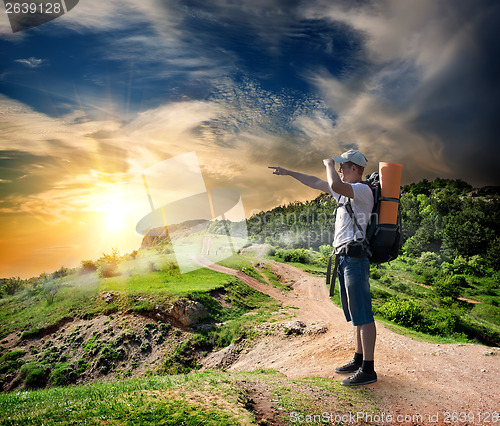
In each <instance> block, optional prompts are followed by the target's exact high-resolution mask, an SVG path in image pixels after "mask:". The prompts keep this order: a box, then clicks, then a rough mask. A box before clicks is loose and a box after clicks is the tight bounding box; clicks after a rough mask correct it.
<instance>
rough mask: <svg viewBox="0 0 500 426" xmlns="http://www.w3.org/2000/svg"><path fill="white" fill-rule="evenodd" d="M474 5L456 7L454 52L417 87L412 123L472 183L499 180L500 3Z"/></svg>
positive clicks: (488, 182)
mask: <svg viewBox="0 0 500 426" xmlns="http://www.w3.org/2000/svg"><path fill="white" fill-rule="evenodd" d="M469 6H470V3H469ZM475 6H476V7H474V8H471V7H468V8H463V7H462V8H460V7H459V6H458V7H457V8H455V9H454V18H455V20H456V23H457V25H458V26H460V28H455V29H454V30H455V31H456V32H455V35H456V34H457V33H459V35H456V38H457V40H455V43H456V47H455V49H456V50H455V53H454V56H453V58H452V60H450V61H449V63H448V64H447V66H446V67H445V68H444V69H443V70H441V72H439V73H438V75H436V76H435V77H434V78H432V79H431V80H430V81H428V82H426V84H425V85H423V86H422V87H421V93H419V94H418V95H417V96H418V98H417V99H416V103H415V104H416V105H418V109H419V114H418V116H417V117H416V119H415V121H414V123H413V125H414V126H415V129H416V130H417V131H419V132H422V133H423V134H426V135H430V136H437V137H438V138H439V139H440V140H441V141H442V143H443V146H444V151H443V158H444V159H445V160H446V161H447V162H448V164H449V165H450V167H451V168H452V169H453V170H454V172H455V173H457V175H458V176H457V177H460V178H462V179H465V180H468V181H470V182H471V183H473V184H476V185H485V184H492V183H493V184H500V178H499V177H498V173H497V169H498V161H499V159H500V143H499V138H500V121H499V120H498V105H499V99H500V39H499V38H498V22H499V19H500V4H498V3H497V2H476V3H475ZM453 42H454V41H450V43H453Z"/></svg>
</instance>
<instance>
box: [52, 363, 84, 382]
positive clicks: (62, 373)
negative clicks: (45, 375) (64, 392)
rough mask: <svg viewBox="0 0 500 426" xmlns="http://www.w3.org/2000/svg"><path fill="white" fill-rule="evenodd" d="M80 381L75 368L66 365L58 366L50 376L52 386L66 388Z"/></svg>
mask: <svg viewBox="0 0 500 426" xmlns="http://www.w3.org/2000/svg"><path fill="white" fill-rule="evenodd" d="M77 379H78V373H77V372H76V371H75V369H74V367H73V366H71V365H69V364H67V363H64V364H59V365H57V366H56V367H55V368H54V369H53V370H52V371H51V372H50V375H49V384H50V385H52V386H66V385H68V384H69V383H75V382H76V380H77Z"/></svg>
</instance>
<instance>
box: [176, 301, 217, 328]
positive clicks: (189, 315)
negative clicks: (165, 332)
mask: <svg viewBox="0 0 500 426" xmlns="http://www.w3.org/2000/svg"><path fill="white" fill-rule="evenodd" d="M168 316H169V317H172V318H173V319H174V320H176V321H177V322H179V323H180V324H182V325H183V326H185V327H190V326H192V325H193V324H196V323H197V322H198V321H200V320H201V319H203V318H206V317H207V316H208V311H207V308H205V306H203V304H201V303H200V302H194V301H192V300H177V301H176V302H175V303H174V304H173V305H172V306H171V307H170V310H169V311H168Z"/></svg>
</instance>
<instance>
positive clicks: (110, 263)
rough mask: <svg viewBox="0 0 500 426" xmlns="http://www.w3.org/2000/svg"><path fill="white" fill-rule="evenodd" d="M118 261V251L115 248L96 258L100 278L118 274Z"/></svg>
mask: <svg viewBox="0 0 500 426" xmlns="http://www.w3.org/2000/svg"><path fill="white" fill-rule="evenodd" d="M119 262H120V253H119V252H118V250H117V249H115V248H114V249H112V250H111V253H110V254H107V253H103V254H102V256H101V257H100V258H99V259H97V264H98V265H99V267H98V273H99V276H100V277H102V278H109V277H115V276H116V275H119V274H118V272H117V271H118V263H119Z"/></svg>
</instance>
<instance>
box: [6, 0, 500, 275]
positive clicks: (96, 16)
mask: <svg viewBox="0 0 500 426" xmlns="http://www.w3.org/2000/svg"><path fill="white" fill-rule="evenodd" d="M2 11H4V10H2ZM499 18H500V3H499V2H497V1H494V0H490V1H488V0H463V1H460V2H457V1H454V0H386V1H384V0H381V1H362V0H360V1H358V0H351V1H348V0H328V1H327V0H307V1H305V0H304V1H299V0H240V1H235V0H232V1H231V0H213V1H212V0H204V1H201V0H200V1H198V0H191V1H181V0H177V1H176V0H165V1H154V0H144V1H141V2H136V1H132V0H120V1H118V0H108V1H105V2H103V1H100V0H82V1H80V2H79V3H78V4H77V5H76V6H75V7H74V8H73V9H72V10H70V11H68V13H66V14H64V15H63V16H61V17H59V18H57V19H54V20H52V21H50V22H47V23H45V24H43V25H41V26H39V27H36V28H32V29H28V30H25V31H20V32H16V33H13V32H12V29H11V27H10V24H9V20H8V16H7V15H6V14H4V13H2V14H1V15H0V58H1V60H0V151H1V152H0V232H1V234H0V235H1V236H0V250H1V251H0V259H1V262H0V277H9V276H20V277H22V278H27V277H30V276H34V275H38V274H39V273H41V272H43V271H45V272H51V271H54V270H56V269H58V268H59V267H61V266H66V267H74V266H77V265H78V264H79V262H80V261H81V260H83V259H96V258H97V257H99V256H100V255H101V254H102V253H104V252H109V251H110V250H111V248H118V250H119V251H120V252H121V253H126V252H130V251H131V250H133V249H136V248H137V247H138V246H139V245H140V241H141V238H142V236H140V235H138V234H136V233H135V231H134V227H135V223H134V222H133V220H132V218H131V217H130V215H129V214H128V213H127V198H126V197H127V195H126V194H127V183H128V182H130V180H131V179H132V178H133V177H134V176H137V175H138V174H140V173H141V172H142V171H143V170H145V169H147V168H149V167H151V166H153V165H155V164H157V163H159V162H161V161H164V160H167V159H170V158H174V157H176V156H179V155H182V154H186V153H190V152H194V153H195V154H196V157H197V159H198V161H199V167H200V170H201V172H202V174H203V178H204V182H205V185H206V187H207V188H209V189H210V188H228V189H231V190H235V191H238V192H239V193H240V195H241V199H242V203H243V205H244V209H245V214H246V216H247V217H249V216H250V215H251V214H253V213H256V212H259V211H261V210H266V209H270V208H272V207H274V206H277V205H280V204H285V203H288V202H291V201H294V200H307V199H312V198H314V197H315V196H316V195H318V193H317V192H315V190H312V189H309V188H306V187H304V186H302V185H301V184H299V183H298V182H296V181H294V180H293V179H292V178H289V177H284V176H275V175H273V174H272V172H271V170H270V169H268V166H282V167H285V168H288V169H293V170H299V171H302V172H304V173H308V174H313V175H315V176H319V177H324V175H325V168H324V165H323V162H322V160H323V158H327V157H330V156H334V155H339V154H340V153H342V152H343V151H346V150H348V149H351V148H355V149H359V150H360V151H361V152H363V153H364V154H365V156H366V157H367V158H368V160H369V162H368V165H367V169H366V171H367V172H372V171H375V170H377V169H378V163H379V162H380V161H388V162H397V163H400V164H402V165H403V182H402V183H403V184H407V183H411V182H417V181H420V180H421V179H424V178H425V179H429V180H432V179H434V178H436V177H442V178H452V179H456V178H459V179H463V180H465V181H467V182H469V183H471V184H472V185H474V186H477V187H480V186H485V185H499V184H500V179H499V178H498V173H497V163H498V159H499V157H500V144H499V143H498V141H497V139H498V138H499V136H498V135H499V134H500V124H499V121H498V119H497V117H496V115H498V113H497V111H498V108H497V105H498V99H499V95H500V93H499V84H498V80H499V76H500V39H499V37H498V35H497V24H498V21H499ZM166 185H167V186H169V187H170V188H176V187H181V186H182V185H183V182H182V176H179V177H178V179H176V181H175V182H168V183H166Z"/></svg>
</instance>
